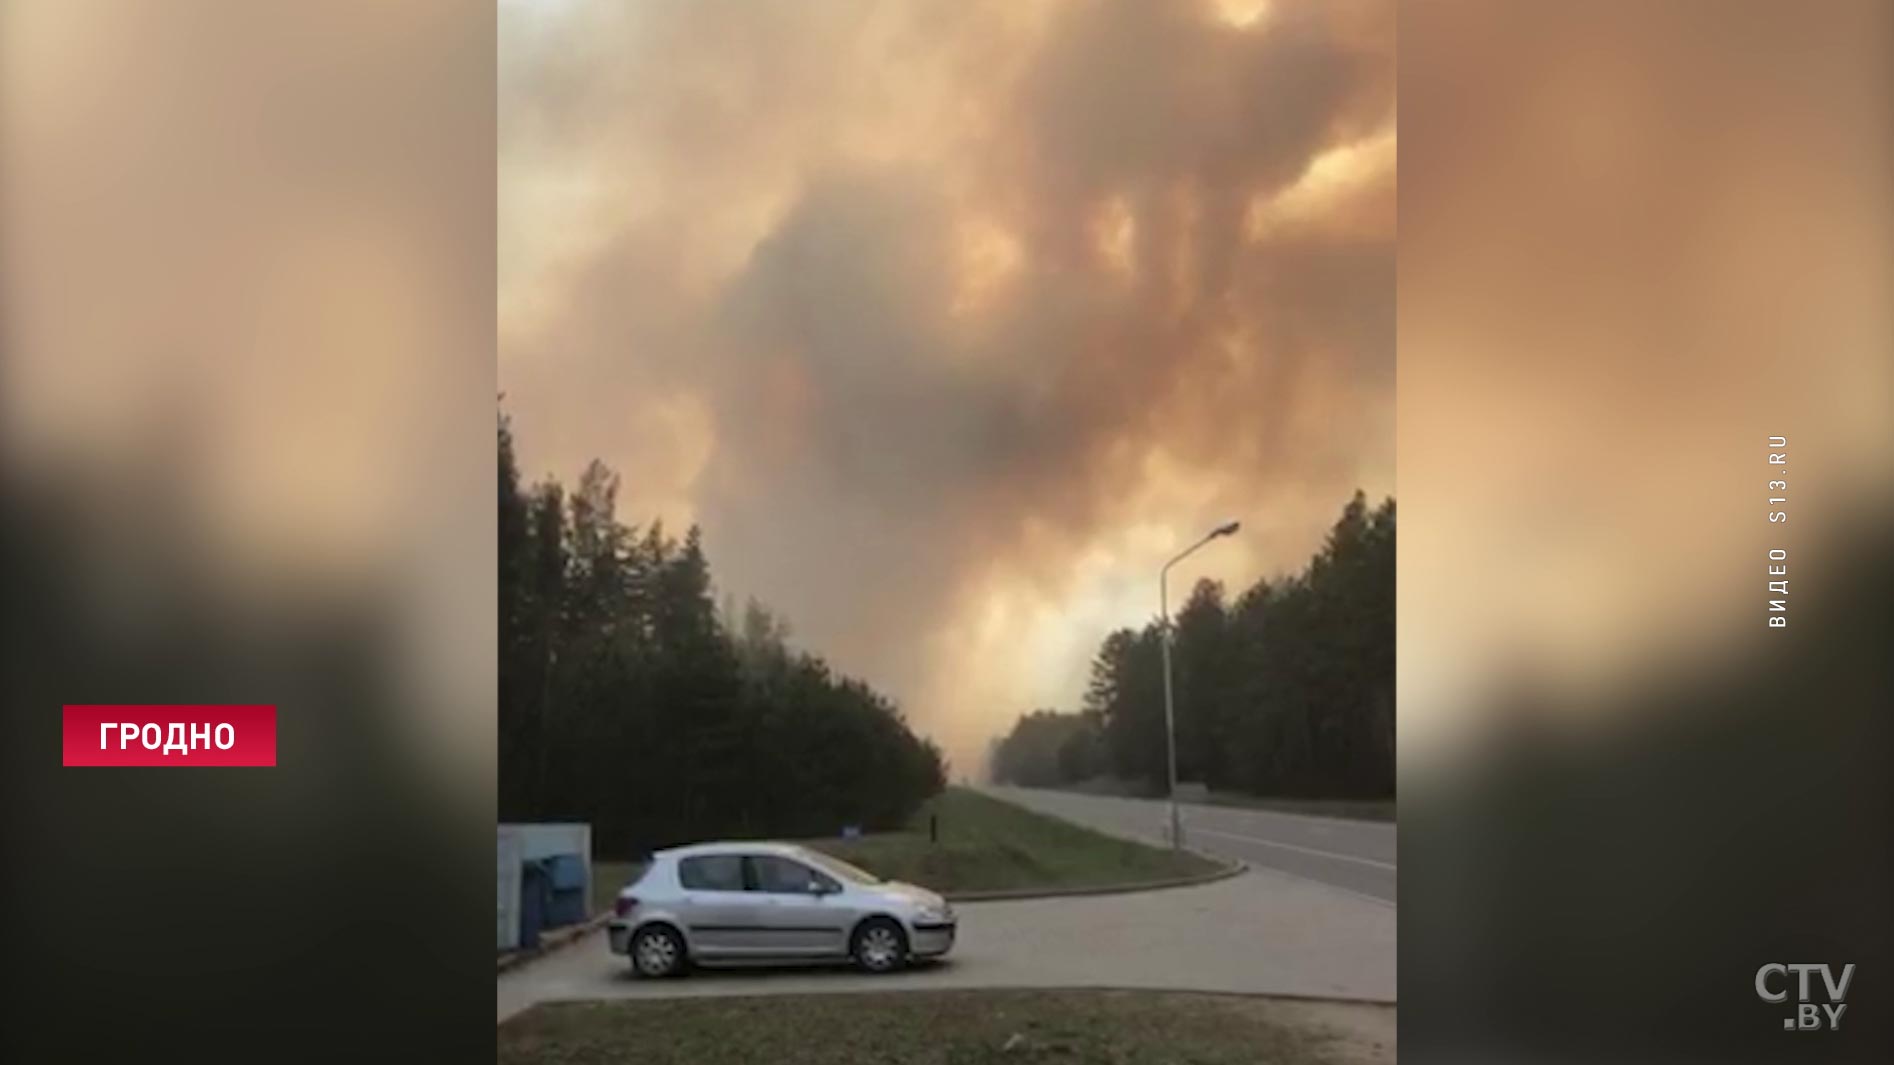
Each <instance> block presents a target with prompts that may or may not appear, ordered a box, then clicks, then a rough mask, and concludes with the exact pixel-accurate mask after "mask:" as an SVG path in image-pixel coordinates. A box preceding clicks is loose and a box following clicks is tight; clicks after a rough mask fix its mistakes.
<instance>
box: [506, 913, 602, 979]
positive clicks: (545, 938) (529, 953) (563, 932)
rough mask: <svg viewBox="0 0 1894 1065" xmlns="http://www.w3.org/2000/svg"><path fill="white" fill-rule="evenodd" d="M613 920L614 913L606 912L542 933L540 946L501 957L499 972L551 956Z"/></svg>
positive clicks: (514, 951) (508, 953) (512, 951)
mask: <svg viewBox="0 0 1894 1065" xmlns="http://www.w3.org/2000/svg"><path fill="white" fill-rule="evenodd" d="M611 919H612V912H611V911H610V910H606V911H605V912H604V913H601V914H597V915H596V916H593V917H589V918H587V919H585V920H583V921H581V922H579V923H578V924H570V925H567V926H565V927H564V928H555V929H552V930H551V931H548V932H542V933H540V936H539V946H537V947H533V948H531V949H521V950H509V951H507V952H506V953H504V954H502V955H500V959H499V969H498V970H497V971H498V972H501V973H503V972H506V971H507V970H508V969H513V968H517V967H519V966H521V965H524V964H526V963H527V962H529V961H532V960H533V959H534V958H538V957H541V956H543V955H546V954H550V953H552V952H553V951H555V950H558V949H559V948H560V947H563V946H566V945H568V944H570V943H574V942H576V941H578V940H581V939H584V938H585V937H586V936H588V935H591V934H592V933H593V932H596V931H598V930H599V929H601V928H603V927H605V922H607V921H609V920H611Z"/></svg>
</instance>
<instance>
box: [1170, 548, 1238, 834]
mask: <svg viewBox="0 0 1894 1065" xmlns="http://www.w3.org/2000/svg"><path fill="white" fill-rule="evenodd" d="M1240 527H1241V526H1240V524H1239V523H1237V522H1234V521H1231V522H1225V523H1224V524H1222V525H1219V526H1217V527H1216V528H1214V529H1212V530H1210V532H1209V534H1208V535H1206V536H1205V537H1204V538H1203V539H1201V540H1199V541H1197V542H1196V543H1194V544H1191V545H1190V546H1189V547H1186V548H1184V549H1183V550H1182V551H1180V552H1178V553H1177V557H1176V558H1173V559H1171V560H1170V561H1169V562H1166V563H1164V568H1163V569H1161V570H1158V571H1157V612H1158V621H1159V624H1160V625H1162V626H1163V632H1162V633H1160V634H1159V635H1160V638H1161V639H1162V641H1163V647H1164V751H1165V762H1166V769H1167V775H1168V776H1169V779H1170V800H1171V849H1172V850H1179V849H1181V848H1182V847H1183V846H1184V822H1183V819H1182V818H1181V817H1179V816H1178V813H1177V709H1176V707H1175V706H1174V705H1173V704H1172V700H1171V595H1170V577H1171V567H1172V566H1175V565H1177V564H1178V563H1179V562H1182V561H1183V560H1184V558H1185V556H1187V555H1189V554H1190V553H1191V552H1192V551H1195V550H1197V549H1198V548H1200V547H1202V546H1203V545H1205V544H1207V543H1209V542H1210V541H1212V540H1214V539H1216V538H1217V537H1219V536H1230V535H1233V534H1234V533H1235V532H1236V531H1237V529H1238V528H1240Z"/></svg>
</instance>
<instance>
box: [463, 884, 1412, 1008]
mask: <svg viewBox="0 0 1894 1065" xmlns="http://www.w3.org/2000/svg"><path fill="white" fill-rule="evenodd" d="M955 908H956V909H957V910H959V911H960V914H961V922H960V937H959V941H958V943H957V944H956V946H955V948H954V953H953V954H952V955H951V956H950V958H949V960H948V961H946V962H945V963H942V964H939V965H934V966H930V967H926V968H922V969H917V970H913V971H909V972H905V973H899V974H895V975H892V976H883V977H872V976H866V975H863V974H860V973H856V972H853V971H850V970H847V969H834V970H831V969H767V970H755V969H749V970H721V971H716V970H704V971H700V972H697V973H694V974H692V975H691V976H689V977H686V978H684V979H681V980H639V979H636V978H634V977H633V976H632V975H631V973H630V967H629V966H628V965H627V964H626V962H625V960H624V959H622V958H619V957H617V956H615V955H613V954H611V953H610V951H609V950H607V948H606V943H605V937H604V936H603V935H597V934H594V935H591V936H588V937H586V938H585V939H582V940H580V941H579V942H577V943H574V944H572V945H571V946H568V947H566V948H564V949H563V950H559V951H555V952H554V953H552V954H549V955H547V956H545V957H543V958H540V959H538V960H537V961H534V962H530V963H528V964H526V965H524V966H521V967H519V968H517V969H513V970H511V971H509V972H507V973H504V974H502V975H501V976H500V978H499V1019H500V1020H505V1019H506V1018H508V1017H510V1016H512V1015H513V1014H515V1013H518V1012H519V1011H521V1010H523V1009H525V1008H526V1007H528V1006H530V1005H532V1004H533V1003H536V1002H542V1001H548V1000H557V999H598V998H635V997H663V996H673V995H756V994H798V993H807V992H814V991H895V990H902V989H909V988H913V989H920V988H937V987H1140V988H1164V989H1178V990H1197V991H1234V992H1245V993H1253V994H1279V995H1309V996H1317V997H1323V998H1342V999H1355V1000H1360V1001H1369V1002H1393V1001H1394V908H1393V907H1392V906H1390V905H1387V904H1385V903H1381V902H1377V901H1374V900H1372V899H1367V898H1363V897H1361V896H1359V895H1355V894H1350V893H1348V892H1343V891H1336V890H1333V889H1331V888H1329V887H1325V886H1323V885H1321V884H1318V883H1314V882H1311V881H1309V880H1306V879H1301V878H1298V877H1291V876H1285V875H1282V874H1279V873H1274V872H1271V871H1269V870H1264V869H1257V870H1252V871H1250V872H1248V873H1245V874H1243V875H1241V876H1237V877H1232V878H1229V879H1226V880H1220V881H1217V882H1216V883H1212V884H1206V885H1203V886H1201V887H1194V888H1174V889H1170V890H1165V891H1150V892H1142V893H1138V894H1130V895H1090V896H1071V897H1066V898H1051V899H1030V900H1022V901H1014V902H968V903H960V904H957V905H956V907H955Z"/></svg>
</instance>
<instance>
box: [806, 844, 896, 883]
mask: <svg viewBox="0 0 1894 1065" xmlns="http://www.w3.org/2000/svg"><path fill="white" fill-rule="evenodd" d="M802 853H803V857H805V858H807V859H808V860H809V864H811V865H813V866H816V867H817V868H819V869H824V870H827V871H828V872H830V873H833V874H834V875H836V876H838V877H841V878H842V879H843V880H850V881H853V882H855V883H857V884H879V883H881V878H880V877H878V876H876V875H875V874H873V873H871V872H869V871H868V870H866V869H861V868H857V867H856V866H853V865H850V864H848V863H847V862H845V861H843V860H842V859H840V858H835V857H831V856H830V855H827V854H823V853H822V852H821V851H813V850H811V851H803V852H802Z"/></svg>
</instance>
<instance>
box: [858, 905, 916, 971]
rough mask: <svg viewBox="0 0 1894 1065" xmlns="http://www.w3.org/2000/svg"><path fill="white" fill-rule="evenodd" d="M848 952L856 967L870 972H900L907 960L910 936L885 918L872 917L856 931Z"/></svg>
mask: <svg viewBox="0 0 1894 1065" xmlns="http://www.w3.org/2000/svg"><path fill="white" fill-rule="evenodd" d="M849 953H850V954H852V955H854V957H855V964H856V965H859V966H861V967H862V968H863V969H865V970H867V971H868V972H871V973H887V972H893V971H894V970H896V969H899V968H900V967H901V965H902V963H903V962H905V961H907V959H908V937H907V933H905V932H903V931H902V930H901V926H900V925H898V924H896V923H895V922H893V921H891V920H889V919H888V918H886V917H873V918H870V919H868V920H866V921H863V922H862V923H861V927H859V928H857V929H855V939H854V942H853V943H852V944H851V945H850V949H849Z"/></svg>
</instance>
